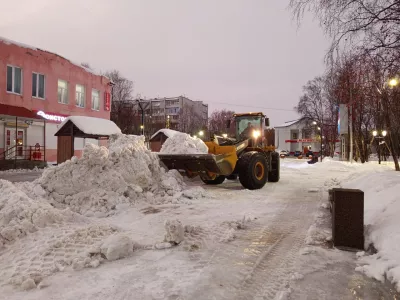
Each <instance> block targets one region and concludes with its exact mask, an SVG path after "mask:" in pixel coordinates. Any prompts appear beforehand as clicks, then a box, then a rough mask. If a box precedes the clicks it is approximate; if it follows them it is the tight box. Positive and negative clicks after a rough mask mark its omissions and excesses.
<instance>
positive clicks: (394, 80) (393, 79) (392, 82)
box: [389, 78, 399, 87]
mask: <svg viewBox="0 0 400 300" xmlns="http://www.w3.org/2000/svg"><path fill="white" fill-rule="evenodd" d="M398 84H399V81H398V80H397V79H396V78H392V79H390V80H389V85H390V86H391V87H395V86H396V85H398Z"/></svg>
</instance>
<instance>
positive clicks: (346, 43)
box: [289, 0, 400, 65]
mask: <svg viewBox="0 0 400 300" xmlns="http://www.w3.org/2000/svg"><path fill="white" fill-rule="evenodd" d="M289 6H290V8H291V9H292V11H293V14H294V17H295V18H297V20H298V21H299V22H300V20H301V19H302V17H303V15H304V12H305V11H312V12H313V13H314V15H315V16H317V17H318V18H319V20H320V25H321V27H322V28H323V29H324V31H325V33H326V34H327V35H329V36H330V37H332V45H331V49H330V51H329V53H330V54H333V53H334V52H335V50H340V49H343V48H346V47H347V48H348V49H351V50H354V49H360V51H362V52H365V53H368V54H370V55H373V56H379V57H381V58H382V59H383V60H384V61H385V62H386V63H387V65H393V64H397V65H398V64H399V58H400V0H340V1H339V0H338V1H326V0H291V1H290V5H289Z"/></svg>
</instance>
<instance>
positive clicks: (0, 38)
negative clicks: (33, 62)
mask: <svg viewBox="0 0 400 300" xmlns="http://www.w3.org/2000/svg"><path fill="white" fill-rule="evenodd" d="M0 42H3V43H4V44H6V45H16V46H19V47H22V48H27V49H31V50H38V49H37V48H35V47H33V46H30V45H26V44H22V43H18V42H15V41H12V40H9V39H6V38H4V37H1V36H0Z"/></svg>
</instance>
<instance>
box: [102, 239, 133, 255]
mask: <svg viewBox="0 0 400 300" xmlns="http://www.w3.org/2000/svg"><path fill="white" fill-rule="evenodd" d="M133 245H134V243H133V241H132V239H131V238H130V237H129V236H127V235H125V234H116V235H112V236H110V237H108V238H107V239H106V240H105V241H104V242H103V243H102V245H101V247H100V251H101V253H102V254H104V256H105V257H106V258H107V260H117V259H120V258H124V257H128V256H130V255H131V254H132V253H133Z"/></svg>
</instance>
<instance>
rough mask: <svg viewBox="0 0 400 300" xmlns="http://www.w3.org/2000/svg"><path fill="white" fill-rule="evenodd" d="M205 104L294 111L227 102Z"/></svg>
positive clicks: (286, 109)
mask: <svg viewBox="0 0 400 300" xmlns="http://www.w3.org/2000/svg"><path fill="white" fill-rule="evenodd" d="M206 103H212V104H224V105H231V106H240V107H250V108H261V109H267V110H281V111H292V112H293V111H295V110H294V109H293V108H292V109H288V108H275V107H264V106H253V105H243V104H233V103H227V102H215V101H207V102H206Z"/></svg>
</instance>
